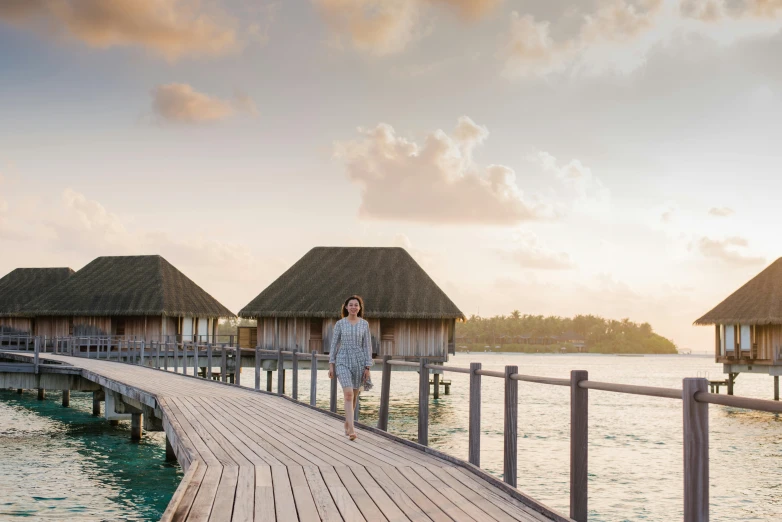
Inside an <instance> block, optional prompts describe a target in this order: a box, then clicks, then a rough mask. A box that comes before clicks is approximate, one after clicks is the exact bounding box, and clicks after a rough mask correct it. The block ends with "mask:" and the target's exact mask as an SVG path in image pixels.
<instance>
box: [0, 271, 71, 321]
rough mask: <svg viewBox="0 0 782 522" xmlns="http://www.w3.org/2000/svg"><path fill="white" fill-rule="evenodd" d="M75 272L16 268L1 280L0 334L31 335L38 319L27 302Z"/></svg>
mask: <svg viewBox="0 0 782 522" xmlns="http://www.w3.org/2000/svg"><path fill="white" fill-rule="evenodd" d="M73 273H74V272H73V270H72V269H70V268H17V269H16V270H13V271H11V272H9V273H8V274H6V275H5V276H4V277H3V278H2V279H0V334H10V335H32V334H33V332H34V331H35V318H34V317H33V316H32V315H31V313H30V310H29V308H28V307H27V306H26V305H27V304H28V303H30V301H32V300H34V299H35V298H37V297H39V296H41V295H43V294H44V293H45V292H47V291H48V290H49V289H51V288H52V287H53V286H55V285H56V284H58V283H59V282H61V281H63V280H65V279H67V278H68V277H70V276H71V275H73Z"/></svg>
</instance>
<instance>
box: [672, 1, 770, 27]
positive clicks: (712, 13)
mask: <svg viewBox="0 0 782 522" xmlns="http://www.w3.org/2000/svg"><path fill="white" fill-rule="evenodd" d="M679 11H680V13H681V15H682V16H683V17H685V18H695V19H697V20H700V21H702V22H717V21H720V20H722V19H724V18H733V19H739V18H757V19H775V18H776V17H777V16H779V15H780V14H782V0H740V1H736V2H727V1H725V0H682V2H681V4H680V6H679Z"/></svg>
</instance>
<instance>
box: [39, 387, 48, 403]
mask: <svg viewBox="0 0 782 522" xmlns="http://www.w3.org/2000/svg"><path fill="white" fill-rule="evenodd" d="M45 398H46V390H44V389H43V388H38V400H39V401H42V400H44V399H45Z"/></svg>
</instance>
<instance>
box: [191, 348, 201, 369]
mask: <svg viewBox="0 0 782 522" xmlns="http://www.w3.org/2000/svg"><path fill="white" fill-rule="evenodd" d="M200 369H201V368H200V365H199V364H198V341H196V342H195V343H193V377H198V370H200Z"/></svg>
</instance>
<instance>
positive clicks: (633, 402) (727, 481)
mask: <svg viewBox="0 0 782 522" xmlns="http://www.w3.org/2000/svg"><path fill="white" fill-rule="evenodd" d="M470 362H481V363H482V364H483V368H484V369H488V370H502V369H503V367H504V366H505V365H516V366H518V367H519V371H520V372H521V373H525V374H528V375H543V376H549V377H569V372H570V370H576V369H578V370H587V371H589V377H590V378H591V379H593V380H601V381H608V382H620V383H627V384H639V385H648V386H660V387H671V388H681V385H682V379H683V378H685V377H703V376H705V377H707V378H710V379H722V378H724V376H723V374H722V367H721V366H720V365H717V364H714V362H713V359H711V358H708V357H698V356H678V355H672V356H645V357H616V356H611V355H588V354H570V355H531V354H491V353H470V354H458V355H456V356H452V357H451V361H450V362H449V363H448V364H449V365H452V366H460V367H469V363H470ZM248 370H249V371H248ZM245 372H247V376H245ZM290 373H291V372H290V371H288V372H286V374H287V375H286V381H287V382H286V390H287V391H288V392H290V390H291V377H290ZM253 377H254V376H253V371H252V369H247V368H245V369H244V371H243V373H242V379H243V382H244V383H245V384H249V383H253V382H254V378H253ZM318 378H319V379H318V406H319V407H321V408H328V406H329V403H328V394H329V383H328V379H326V378H325V372H320V374H319V375H318ZM445 379H447V380H450V381H451V383H452V384H451V394H450V395H444V394H443V392H442V391H441V395H440V399H439V400H437V401H432V403H430V405H429V416H430V417H429V418H430V427H429V441H430V445H431V446H432V447H434V448H437V449H439V450H442V451H444V452H446V453H449V454H451V455H454V456H457V457H460V458H464V459H466V458H467V442H468V440H467V433H468V420H469V419H468V412H469V375H464V374H451V373H449V374H446V376H445ZM372 380H373V382H374V384H375V387H374V388H373V389H372V391H370V392H369V393H366V394H364V395H362V399H361V419H362V422H365V423H367V424H370V425H375V424H376V423H377V414H378V409H379V398H380V386H381V380H382V379H381V372H379V371H376V372H373V375H372ZM482 381H483V385H482V425H481V430H482V435H481V466H482V467H483V468H484V469H485V470H487V471H488V472H490V473H493V474H495V475H496V476H498V477H501V476H502V448H503V441H502V432H503V418H502V415H503V401H504V395H503V384H502V380H500V379H493V378H490V377H483V379H482ZM261 382H262V383H263V384H265V383H266V380H265V379H264V378H262V379H261ZM772 385H773V379H772V378H771V377H769V376H768V375H765V376H764V375H749V374H742V375H741V376H740V377H739V379H738V380H737V384H736V394H737V395H743V396H748V397H757V398H761V399H770V398H772V397H773V388H772ZM250 386H252V384H250ZM276 386H277V381H276V375H275V378H274V390H275V391H276V389H277V388H276ZM299 390H301V393H300V395H299V400H302V401H309V371H306V372H301V380H300V382H299ZM723 390H724V388H723ZM340 395H341V394H340ZM391 395H392V400H391V404H390V406H389V430H390V431H391V432H392V433H394V434H396V435H399V436H402V437H405V438H407V439H409V440H416V437H417V434H418V426H417V419H418V402H417V397H418V373H417V372H394V373H393V375H392V382H391ZM589 399H590V400H589V430H590V432H589V480H590V482H589V520H590V521H623V520H648V521H658V522H668V521H671V520H681V519H682V489H683V485H682V480H683V478H682V476H683V463H682V440H681V439H682V409H681V408H682V407H681V401H676V400H672V399H659V398H652V397H640V396H635V395H621V394H615V393H608V392H598V391H590V392H589ZM338 404H339V407H340V412H342V410H341V407H342V399H341V397H340V399H339V401H338ZM709 428H710V441H711V450H710V470H711V493H710V502H711V507H710V509H711V520H742V521H744V520H746V521H751V520H782V518H781V517H780V515H779V513H780V512H782V416H779V415H775V414H770V413H762V412H753V411H746V410H740V409H735V408H727V407H722V406H713V405H712V406H710V416H709ZM569 443H570V390H569V389H568V388H565V387H558V386H545V385H540V384H531V383H524V382H519V432H518V452H519V453H518V486H519V489H521V490H522V491H524V492H525V493H527V494H529V495H531V496H533V497H535V498H536V499H538V500H540V501H542V502H543V503H545V504H547V505H549V506H551V507H553V508H555V509H557V510H558V511H560V512H562V513H567V512H568V510H569V508H568V505H569V504H568V503H569V484H570V469H569V458H570V446H569Z"/></svg>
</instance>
